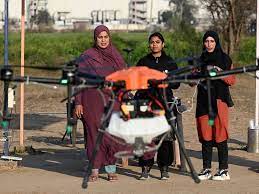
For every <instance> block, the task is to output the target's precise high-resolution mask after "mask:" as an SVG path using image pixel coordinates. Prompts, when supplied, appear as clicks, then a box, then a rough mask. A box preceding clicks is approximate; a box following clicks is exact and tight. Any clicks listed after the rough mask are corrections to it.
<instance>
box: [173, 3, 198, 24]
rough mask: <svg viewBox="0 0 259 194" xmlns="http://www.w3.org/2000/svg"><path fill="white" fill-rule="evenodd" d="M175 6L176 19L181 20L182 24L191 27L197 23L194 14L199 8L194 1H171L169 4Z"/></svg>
mask: <svg viewBox="0 0 259 194" xmlns="http://www.w3.org/2000/svg"><path fill="white" fill-rule="evenodd" d="M171 3H173V4H174V5H175V10H174V15H173V16H174V17H175V18H177V20H179V23H180V24H183V25H190V24H194V23H195V22H196V20H195V17H194V15H193V12H194V11H196V9H197V7H196V6H195V4H194V3H193V1H189V0H170V1H169V4H171Z"/></svg>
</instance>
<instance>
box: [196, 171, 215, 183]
mask: <svg viewBox="0 0 259 194" xmlns="http://www.w3.org/2000/svg"><path fill="white" fill-rule="evenodd" d="M198 177H199V179H200V180H201V181H203V180H209V179H210V178H211V177H212V174H211V170H210V169H208V168H205V169H202V170H201V171H200V173H199V174H198Z"/></svg>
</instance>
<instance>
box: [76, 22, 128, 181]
mask: <svg viewBox="0 0 259 194" xmlns="http://www.w3.org/2000/svg"><path fill="white" fill-rule="evenodd" d="M94 42H95V44H94V46H93V47H92V48H90V49H87V50H86V51H85V52H84V53H83V54H82V55H81V57H80V60H79V61H80V62H79V67H78V69H79V71H81V72H84V73H89V74H93V75H97V76H107V75H109V74H111V73H113V72H115V71H118V70H121V69H123V68H125V67H126V66H125V62H124V60H123V58H122V56H121V55H120V54H119V52H118V51H117V49H116V48H115V47H114V46H113V45H112V43H111V36H110V32H109V29H108V28H107V27H106V26H104V25H100V26H98V27H96V28H95V30H94ZM102 93H103V94H104V97H105V99H106V102H108V99H109V97H110V92H109V91H108V90H102ZM75 103H76V107H75V112H76V115H77V116H78V117H79V118H81V119H82V121H83V124H84V127H85V129H87V133H86V134H87V138H86V139H87V142H86V147H87V156H88V159H91V157H92V152H93V149H94V146H95V143H96V137H97V133H98V129H99V127H100V124H101V117H102V114H103V112H104V102H103V97H102V96H101V94H100V92H99V91H98V90H97V89H85V90H83V91H82V92H81V93H80V94H79V95H77V96H76V100H75ZM89 110H90V111H89ZM115 147H116V146H114V145H113V142H112V140H111V139H109V137H107V136H106V135H104V138H103V141H102V142H101V145H100V150H99V151H98V153H97V155H96V158H95V160H94V161H93V171H92V174H91V176H90V177H89V181H92V182H93V181H96V180H97V179H98V170H99V169H100V168H101V167H102V166H105V170H106V172H107V173H108V179H109V180H110V181H111V180H117V176H116V174H115V172H116V166H115V162H116V158H115V157H114V153H115V152H116V149H115Z"/></svg>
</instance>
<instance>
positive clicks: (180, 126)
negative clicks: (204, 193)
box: [176, 112, 187, 172]
mask: <svg viewBox="0 0 259 194" xmlns="http://www.w3.org/2000/svg"><path fill="white" fill-rule="evenodd" d="M176 123H177V131H178V132H179V136H180V138H181V139H182V140H183V121H182V115H181V114H180V113H178V112H177V113H176ZM182 143H183V146H184V141H182ZM180 161H181V167H180V171H181V172H187V168H186V162H185V158H184V154H183V153H182V151H180Z"/></svg>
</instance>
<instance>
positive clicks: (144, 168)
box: [139, 166, 151, 180]
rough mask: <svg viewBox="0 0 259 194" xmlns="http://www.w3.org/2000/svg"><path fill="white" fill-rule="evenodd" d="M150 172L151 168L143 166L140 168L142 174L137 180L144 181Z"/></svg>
mask: <svg viewBox="0 0 259 194" xmlns="http://www.w3.org/2000/svg"><path fill="white" fill-rule="evenodd" d="M150 170H151V167H149V166H143V167H142V173H141V175H140V177H139V180H146V179H148V178H149V172H150Z"/></svg>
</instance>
